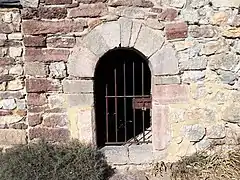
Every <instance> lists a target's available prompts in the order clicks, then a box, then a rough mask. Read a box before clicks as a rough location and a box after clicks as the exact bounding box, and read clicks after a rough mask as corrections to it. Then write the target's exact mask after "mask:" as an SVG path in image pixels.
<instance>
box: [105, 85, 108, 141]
mask: <svg viewBox="0 0 240 180" xmlns="http://www.w3.org/2000/svg"><path fill="white" fill-rule="evenodd" d="M105 99H106V140H107V142H108V85H107V84H106V97H105Z"/></svg>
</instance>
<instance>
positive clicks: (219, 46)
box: [200, 39, 229, 55]
mask: <svg viewBox="0 0 240 180" xmlns="http://www.w3.org/2000/svg"><path fill="white" fill-rule="evenodd" d="M227 51H229V45H228V43H227V42H226V40H225V39H219V40H218V41H210V42H207V43H205V44H204V46H203V48H202V49H201V52H200V55H211V54H217V53H223V52H227Z"/></svg>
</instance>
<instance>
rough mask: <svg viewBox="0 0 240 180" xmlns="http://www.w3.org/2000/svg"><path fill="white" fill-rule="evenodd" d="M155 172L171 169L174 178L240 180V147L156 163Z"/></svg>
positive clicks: (180, 179) (184, 179) (182, 179)
mask: <svg viewBox="0 0 240 180" xmlns="http://www.w3.org/2000/svg"><path fill="white" fill-rule="evenodd" d="M153 169H154V171H155V173H156V171H158V173H162V172H164V171H166V170H167V171H169V172H168V173H170V176H171V179H172V180H240V148H237V149H235V150H229V151H227V152H226V151H225V152H223V151H219V152H217V153H214V154H211V155H210V154H208V153H207V152H201V153H196V154H194V155H192V156H187V157H183V158H182V159H181V160H180V161H178V162H176V163H173V164H171V165H170V164H168V165H163V163H161V164H158V165H155V167H154V168H153Z"/></svg>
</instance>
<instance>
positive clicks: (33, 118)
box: [28, 113, 42, 127]
mask: <svg viewBox="0 0 240 180" xmlns="http://www.w3.org/2000/svg"><path fill="white" fill-rule="evenodd" d="M41 123H42V117H41V115H40V114H30V113H28V125H29V126H32V127H33V126H36V125H39V124H41Z"/></svg>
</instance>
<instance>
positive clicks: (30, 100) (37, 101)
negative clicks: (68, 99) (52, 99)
mask: <svg viewBox="0 0 240 180" xmlns="http://www.w3.org/2000/svg"><path fill="white" fill-rule="evenodd" d="M27 104H28V105H33V106H42V105H45V104H47V97H46V95H45V94H39V93H28V94H27Z"/></svg>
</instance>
